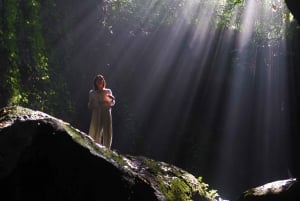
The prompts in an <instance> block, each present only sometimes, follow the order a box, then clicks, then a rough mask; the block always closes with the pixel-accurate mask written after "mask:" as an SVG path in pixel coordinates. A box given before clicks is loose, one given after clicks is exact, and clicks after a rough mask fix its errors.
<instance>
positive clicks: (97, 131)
mask: <svg viewBox="0 0 300 201" xmlns="http://www.w3.org/2000/svg"><path fill="white" fill-rule="evenodd" d="M114 105H115V97H114V96H113V94H112V91H111V89H108V88H106V81H105V79H104V77H103V76H102V75H97V76H96V77H95V79H94V89H91V90H90V91H89V101H88V108H89V109H90V110H91V112H92V115H91V121H90V126H89V132H88V134H89V135H90V136H91V137H92V138H93V139H94V141H95V142H96V143H98V144H101V145H104V146H105V147H106V148H108V149H111V144H112V137H113V136H112V115H111V108H112V106H114Z"/></svg>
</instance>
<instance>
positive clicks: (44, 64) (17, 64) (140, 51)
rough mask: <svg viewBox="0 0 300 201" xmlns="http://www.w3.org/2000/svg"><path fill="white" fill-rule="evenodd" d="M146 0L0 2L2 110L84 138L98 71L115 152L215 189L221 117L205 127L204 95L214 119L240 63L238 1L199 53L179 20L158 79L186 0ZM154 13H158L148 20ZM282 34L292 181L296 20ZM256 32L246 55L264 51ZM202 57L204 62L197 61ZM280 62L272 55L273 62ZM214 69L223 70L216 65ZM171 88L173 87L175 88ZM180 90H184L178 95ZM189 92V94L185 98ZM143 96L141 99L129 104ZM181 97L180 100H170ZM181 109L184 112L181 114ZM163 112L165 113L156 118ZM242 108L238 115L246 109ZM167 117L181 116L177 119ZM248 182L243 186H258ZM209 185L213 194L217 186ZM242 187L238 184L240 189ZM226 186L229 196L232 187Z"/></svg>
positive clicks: (189, 24)
mask: <svg viewBox="0 0 300 201" xmlns="http://www.w3.org/2000/svg"><path fill="white" fill-rule="evenodd" d="M149 2H152V3H149ZM154 2H155V1H149V0H145V1H144V0H140V1H128V0H116V1H99V0H84V1H82V0H64V1H59V0H43V1H41V0H32V1H21V0H0V15H1V18H0V106H1V107H4V106H7V105H21V106H25V107H29V108H32V109H36V110H41V111H44V112H46V113H48V114H51V115H53V116H55V117H58V118H61V119H63V120H65V121H68V122H70V123H71V124H72V125H73V126H74V127H76V128H79V129H80V130H82V131H84V132H87V131H88V126H89V120H90V112H89V111H88V109H87V98H88V91H89V90H90V89H91V88H92V80H93V78H94V76H95V75H96V74H98V73H101V74H103V75H104V76H105V78H106V80H107V83H108V87H109V88H111V89H112V91H113V93H114V95H115V96H116V99H117V102H116V105H115V106H114V108H113V110H112V113H113V127H114V138H113V145H112V147H113V149H115V150H118V151H120V152H121V153H126V154H133V155H144V156H148V157H151V158H154V159H157V160H161V161H165V162H169V163H172V164H175V165H177V166H179V167H182V168H184V169H186V170H188V171H189V172H191V173H193V174H195V175H202V176H203V177H204V178H205V180H206V181H208V183H212V184H214V182H213V181H214V180H213V179H212V172H211V171H212V167H214V168H216V167H215V166H216V163H215V160H214V159H215V156H216V154H217V151H216V150H218V148H219V145H220V144H219V139H220V133H222V132H221V130H222V129H223V128H222V116H221V115H220V116H216V117H214V118H213V126H212V125H211V123H212V121H211V119H212V117H210V116H209V115H210V114H209V112H210V108H211V107H212V106H211V105H210V104H211V99H210V96H213V95H211V93H210V92H211V91H214V93H213V94H214V95H215V94H218V95H217V96H218V97H219V98H218V100H217V102H218V104H216V105H217V108H214V109H215V110H216V111H219V113H222V112H223V110H224V108H225V105H226V101H227V99H226V94H227V92H228V91H227V90H228V86H229V85H230V84H231V79H232V76H233V74H234V73H235V71H238V70H237V69H235V68H233V67H232V66H233V65H232V64H233V63H234V62H236V60H238V59H239V58H237V54H236V52H237V51H238V50H237V49H236V48H237V47H236V46H235V43H234V41H235V39H236V38H235V35H238V32H239V29H236V30H234V31H232V30H231V31H229V30H228V26H229V21H230V17H231V15H232V11H233V9H234V8H235V7H236V6H240V7H243V5H244V4H243V2H244V1H237V0H231V1H228V5H227V7H226V8H225V9H224V12H223V13H222V16H221V18H218V20H216V19H217V16H215V18H213V20H211V21H210V22H209V23H210V24H211V27H213V28H214V29H216V32H215V35H214V38H213V40H212V42H211V43H210V44H209V45H210V46H207V47H206V48H205V51H202V52H197V51H196V49H195V48H193V47H191V45H190V44H191V42H192V40H193V36H194V33H195V31H196V29H195V26H193V25H194V24H196V23H197V22H196V19H194V18H193V17H191V19H190V21H189V22H187V21H184V20H183V24H184V25H183V26H184V27H185V30H186V31H185V33H184V34H183V36H182V38H183V39H184V40H181V41H174V43H176V44H177V47H180V48H179V51H177V52H174V55H175V56H174V57H175V58H176V59H175V60H174V61H173V62H172V63H171V64H168V65H169V66H171V69H172V70H169V71H168V72H165V74H164V76H156V77H155V76H151V75H153V74H154V72H157V71H159V70H160V68H161V67H160V66H155V65H156V64H155V63H153V61H154V60H155V59H156V58H157V57H159V55H162V54H165V51H166V50H165V49H164V46H165V45H166V43H167V42H166V41H167V39H168V38H169V37H170V33H172V32H174V26H173V25H174V23H175V22H178V21H179V20H180V19H178V18H180V17H181V15H178V13H180V12H181V11H180V6H178V5H180V4H181V3H182V4H183V3H184V0H175V1H174V0H172V1H170V0H168V1H161V2H160V3H154ZM199 2H200V3H202V4H205V3H207V1H199ZM208 2H209V1H208ZM146 4H147V5H149V7H147V6H145V5H146ZM154 8H156V9H155V10H156V12H157V14H156V15H154V14H151V15H146V14H147V13H151V9H154ZM157 8H159V9H157ZM288 12H289V11H288V10H283V11H282V12H277V13H278V16H277V17H278V18H282V17H284V16H286V14H287V13H288ZM220 19H221V20H220ZM198 20H199V19H198ZM200 20H201V19H200ZM266 23H267V22H266ZM262 27H263V26H262ZM286 28H287V33H286V35H287V37H286V38H285V40H286V41H287V46H288V48H287V55H284V56H285V57H287V58H288V62H287V64H286V68H287V69H288V70H287V72H288V79H289V85H288V87H287V89H286V90H287V91H289V94H290V98H289V101H290V105H292V107H291V108H292V109H291V110H289V111H287V113H288V114H286V116H288V117H289V131H290V132H289V135H291V141H290V143H291V144H290V145H291V149H292V153H293V154H292V155H291V160H290V164H289V167H290V170H289V171H290V172H292V174H293V175H294V176H299V174H300V168H299V164H298V162H297V160H298V153H299V151H300V150H299V149H300V148H299V147H300V146H299V142H300V139H299V126H298V123H299V120H300V119H299V117H300V116H299V115H300V109H299V106H298V100H299V94H300V89H299V87H300V82H299V81H300V79H299V78H300V73H299V72H300V71H299V69H298V68H299V58H300V57H299V55H300V54H299V50H300V49H299V47H300V43H299V31H300V30H299V26H298V23H297V21H296V20H293V21H291V22H290V23H289V24H288V25H287V27H286ZM277 29H278V27H277V28H276V25H274V30H273V31H274V33H275V35H276V33H278V34H279V33H280V30H277ZM264 31H265V30H264V29H263V28H261V29H260V30H257V34H255V35H254V38H253V40H252V43H251V44H249V45H248V49H249V50H250V51H252V50H253V52H255V51H256V52H260V51H261V52H263V51H264V48H263V47H264V46H263V44H266V43H267V41H265V39H264V38H263V37H261V35H260V34H259V33H262V32H264ZM229 35H230V36H231V37H229ZM232 36H233V37H232ZM224 38H225V39H226V38H231V39H230V40H223V39H224ZM220 40H222V41H223V43H222V48H220V47H219V45H220V43H219V42H220ZM274 43H275V44H276V50H274V53H278V55H280V49H281V48H282V46H281V45H282V38H280V37H278V38H276V37H275V39H274ZM204 54H205V55H206V56H207V57H206V59H205V61H203V57H202V55H204ZM251 59H252V58H249V61H248V62H249V63H251ZM186 61H193V62H190V63H189V62H186ZM279 61H280V58H279V59H278V60H275V61H274V63H276V62H279ZM257 63H259V62H258V61H257ZM187 64H190V65H189V66H188V65H187ZM220 65H222V66H223V68H222V70H220V69H218V68H216V66H220ZM241 65H242V64H241ZM203 66H209V67H210V68H202V67H203ZM197 68H201V69H203V71H202V72H201V74H200V73H198V72H197V71H193V69H197ZM153 69H154V70H153ZM185 70H189V71H192V73H191V76H190V77H189V80H188V81H189V82H188V81H182V80H180V76H178V74H180V72H182V71H185ZM247 70H249V77H246V79H249V80H251V75H250V74H251V69H246V71H247ZM158 74H159V73H158ZM183 74H184V73H183ZM200 77H201V80H200ZM193 80H200V81H199V82H196V81H193ZM148 83H152V85H151V86H150V88H151V90H148V91H149V92H151V93H146V92H145V90H144V89H146V88H147V87H148V88H149V86H146V84H148ZM178 83H179V84H178ZM174 85H176V89H173V87H174ZM178 85H179V86H178ZM180 85H184V87H185V88H180ZM186 88H188V89H189V91H187V90H185V89H186ZM244 89H245V92H243V94H242V95H244V96H245V99H246V98H249V97H251V96H252V95H253V96H254V95H255V91H254V90H253V89H252V85H251V82H249V85H247V84H246V86H244ZM249 89H250V91H249ZM170 90H174V94H172V95H170V96H168V97H166V95H165V92H166V91H170ZM148 91H147V92H148ZM143 92H144V93H143ZM191 92H193V96H190V93H191ZM251 93H252V94H251ZM249 94H250V95H249ZM141 96H142V97H143V98H137V97H141ZM185 96H186V97H187V99H188V100H183V101H179V100H178V99H177V97H185ZM162 97H165V98H167V99H168V101H166V102H167V103H165V102H164V103H163V104H162V102H161V98H162ZM250 99H251V98H250ZM140 100H144V101H143V102H141V101H140ZM187 104H189V108H188V112H187V111H186V110H187V109H186V107H184V106H185V105H187ZM244 104H245V107H247V106H246V105H247V104H250V101H249V102H247V101H246V100H245V102H244ZM248 109H249V108H248ZM165 110H167V111H168V112H164V113H163V112H161V113H159V112H157V111H165ZM250 110H251V109H250ZM250 110H247V109H245V112H250ZM141 111H143V112H141ZM174 111H176V114H178V113H179V114H182V116H175V112H174ZM248 126H249V125H247V124H245V125H244V127H243V126H242V128H241V131H242V132H244V133H245V134H244V135H245V136H246V135H247V134H250V133H251V132H252V131H251V130H249V129H247V128H248ZM203 136H209V137H206V138H205V137H203ZM246 140H247V139H245V141H246ZM233 146H240V145H233ZM243 160H247V156H243ZM241 163H242V162H241ZM218 168H220V169H222V167H217V169H218ZM242 168H243V167H242ZM244 168H247V167H244ZM233 171H234V170H233ZM232 174H233V173H232ZM249 174H251V172H250V173H249ZM249 177H251V176H250V175H249ZM255 179H257V178H255ZM274 179H275V178H274ZM251 182H252V183H251ZM251 182H249V183H247V185H251V184H253V185H255V184H256V183H255V182H254V181H251ZM237 185H239V184H237ZM212 187H213V188H219V186H217V184H216V186H212ZM244 187H245V186H243V185H240V188H241V189H240V190H243V188H244ZM226 188H227V191H230V187H226ZM228 194H230V193H228Z"/></svg>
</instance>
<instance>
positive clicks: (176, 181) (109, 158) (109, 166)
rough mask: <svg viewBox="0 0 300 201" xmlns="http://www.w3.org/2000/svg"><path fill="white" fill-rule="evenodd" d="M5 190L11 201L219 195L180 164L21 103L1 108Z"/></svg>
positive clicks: (153, 200)
mask: <svg viewBox="0 0 300 201" xmlns="http://www.w3.org/2000/svg"><path fill="white" fill-rule="evenodd" d="M0 189H1V195H0V200H5V201H9V200H19V201H23V200H24V201H25V200H30V201H33V200H39V201H40V200H49V201H50V200H51V201H53V200H55V201H67V200H68V201H69V200H74V201H76V200H78V201H81V200H89V201H92V200H105V201H109V200H112V201H116V200H122V201H123V200H136V201H163V200H215V199H216V197H217V193H216V191H215V190H209V189H208V185H207V184H205V183H204V182H203V181H201V178H195V177H194V176H193V175H191V174H189V173H188V172H186V171H184V170H182V169H180V168H178V167H175V166H173V165H171V164H167V163H164V162H159V161H154V160H151V159H149V158H145V157H141V156H129V155H122V154H119V153H117V152H116V151H113V150H112V151H111V150H108V149H106V148H105V147H103V146H101V145H98V144H95V143H94V142H93V140H92V139H91V138H90V137H89V136H88V135H86V134H85V133H83V132H81V131H80V130H78V129H76V128H73V127H72V126H71V125H70V124H68V123H67V122H64V121H62V120H60V119H57V118H55V117H53V116H50V115H48V114H46V113H43V112H40V111H34V110H31V109H28V108H23V107H18V106H15V107H5V108H2V109H1V111H0ZM218 199H219V198H218Z"/></svg>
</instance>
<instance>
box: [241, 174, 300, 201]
mask: <svg viewBox="0 0 300 201" xmlns="http://www.w3.org/2000/svg"><path fill="white" fill-rule="evenodd" d="M299 200H300V186H299V182H298V180H297V179H296V178H290V179H285V180H279V181H274V182H271V183H267V184H265V185H262V186H259V187H256V188H251V189H249V190H247V191H245V192H244V193H243V194H242V196H241V197H240V198H239V199H238V200H237V201H299Z"/></svg>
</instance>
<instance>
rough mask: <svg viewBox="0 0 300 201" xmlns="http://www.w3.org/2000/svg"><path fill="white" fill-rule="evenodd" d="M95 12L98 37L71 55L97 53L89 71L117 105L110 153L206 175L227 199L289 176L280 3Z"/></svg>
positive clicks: (159, 5) (119, 4) (117, 4)
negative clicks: (99, 77) (99, 48)
mask: <svg viewBox="0 0 300 201" xmlns="http://www.w3.org/2000/svg"><path fill="white" fill-rule="evenodd" d="M125 10H130V13H127V15H125V14H124V13H125ZM102 11H103V13H102V18H101V23H102V25H103V26H104V27H105V29H102V32H101V34H100V35H99V36H98V38H97V36H94V35H93V36H92V37H91V39H89V40H88V41H87V44H88V45H87V46H86V47H85V49H82V50H79V51H83V52H85V53H86V49H88V48H93V47H94V46H93V43H94V41H97V40H96V39H98V40H99V41H101V43H99V42H98V43H97V44H98V45H102V46H103V47H102V48H104V49H105V51H102V52H101V55H97V56H94V57H97V58H94V60H95V61H96V62H94V63H96V65H95V66H94V67H89V69H91V72H90V75H91V77H92V75H93V74H95V73H97V72H99V71H101V73H104V74H105V76H106V77H107V80H108V83H110V84H111V85H110V86H111V88H112V89H113V91H114V93H115V96H116V106H115V109H114V114H113V117H114V125H115V127H114V131H115V132H114V133H115V137H114V140H113V146H115V147H116V148H117V149H120V150H122V151H124V152H128V153H132V154H138V155H146V156H149V157H152V158H155V159H158V160H163V161H167V162H171V163H174V164H176V165H178V166H181V167H183V168H186V169H188V170H189V171H191V172H193V173H194V174H197V175H205V177H206V179H207V180H208V181H209V182H210V183H212V184H213V185H215V186H214V187H215V188H217V189H220V192H221V193H222V194H224V195H225V196H228V197H229V198H232V197H233V196H236V195H235V193H236V192H241V191H242V190H244V188H246V187H249V185H259V184H261V183H262V182H268V181H270V180H274V179H281V178H284V177H287V176H288V175H287V173H288V170H289V162H290V161H289V160H290V157H289V152H290V150H289V147H288V143H289V141H290V138H289V129H290V125H289V120H290V118H291V117H290V113H291V108H290V107H291V106H290V104H289V103H290V100H289V98H290V94H289V93H288V90H287V86H288V79H287V76H288V74H287V73H288V67H287V63H286V60H287V59H288V58H287V57H288V53H287V47H286V35H285V34H286V30H287V29H288V27H289V26H290V22H291V17H290V16H291V14H290V13H289V11H288V10H287V8H286V6H285V3H284V2H283V1H282V0H268V1H267V0H265V1H258V0H248V1H242V0H236V1H226V0H213V1H204V0H202V1H200V0H177V1H171V0H169V1H158V0H151V1H147V3H145V4H142V3H140V2H138V1H124V2H123V1H104V4H103V5H102ZM106 12H111V13H114V15H113V17H111V16H109V15H106ZM133 13H134V14H135V15H133ZM122 15H123V18H122V17H120V16H122ZM124 16H126V17H124ZM80 29H81V28H80ZM101 37H103V38H105V39H107V41H104V39H101ZM94 48H95V47H94ZM74 61H76V60H74ZM129 125H130V126H129ZM129 127H131V128H129ZM126 129H127V130H126ZM236 184H239V185H237V186H236ZM233 186H234V187H233Z"/></svg>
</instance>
